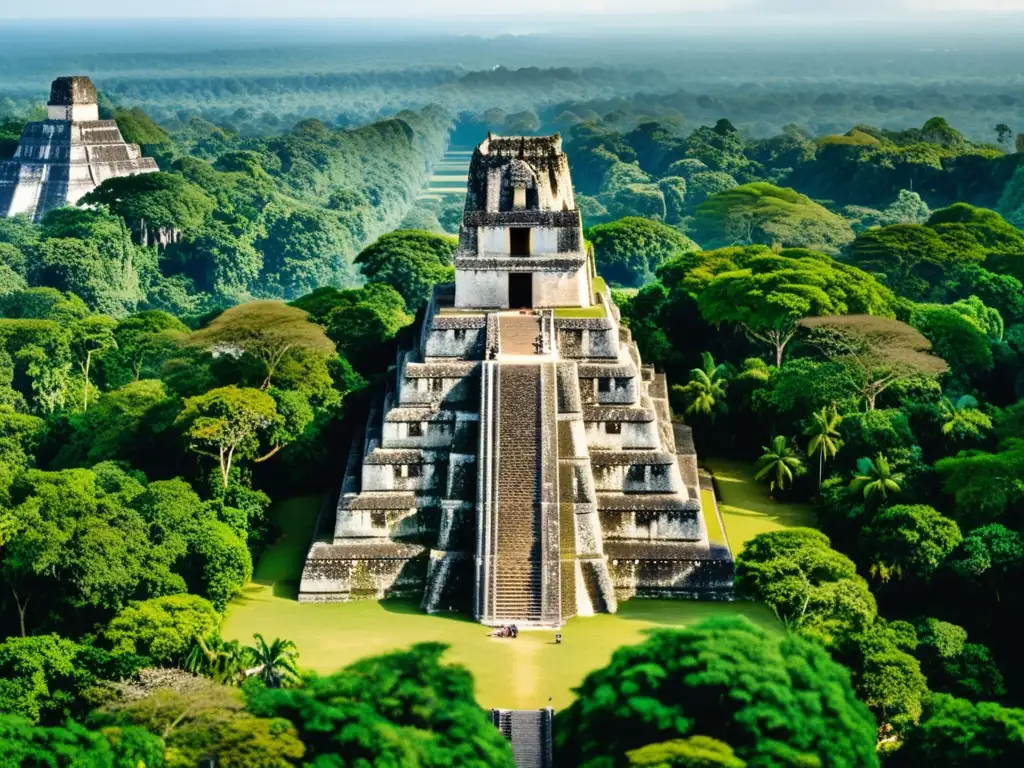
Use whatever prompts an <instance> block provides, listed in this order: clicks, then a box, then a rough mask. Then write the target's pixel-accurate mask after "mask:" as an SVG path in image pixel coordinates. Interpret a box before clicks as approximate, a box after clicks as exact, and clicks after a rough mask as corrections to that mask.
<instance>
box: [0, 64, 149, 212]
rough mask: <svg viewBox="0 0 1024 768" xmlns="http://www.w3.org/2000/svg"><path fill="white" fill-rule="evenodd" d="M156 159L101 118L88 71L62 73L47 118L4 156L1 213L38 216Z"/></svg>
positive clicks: (145, 168)
mask: <svg viewBox="0 0 1024 768" xmlns="http://www.w3.org/2000/svg"><path fill="white" fill-rule="evenodd" d="M157 170H159V169H158V168H157V165H156V161H154V160H153V159H152V158H149V157H143V156H142V150H141V149H139V146H138V145H137V144H128V143H126V142H125V140H124V138H123V137H122V136H121V131H120V130H119V129H118V127H117V123H115V122H114V121H113V120H100V119H99V106H98V105H97V100H96V88H95V87H94V86H93V84H92V81H91V80H89V78H88V77H80V76H76V77H58V78H57V79H56V80H54V81H53V84H52V85H51V86H50V101H49V104H48V105H47V119H46V120H44V121H42V122H39V123H29V124H28V125H26V126H25V129H24V130H23V131H22V134H21V141H20V142H19V143H18V149H17V150H16V151H15V153H14V158H13V159H11V160H0V216H16V215H18V214H25V215H27V216H30V217H32V218H33V219H35V220H39V219H41V218H42V217H43V215H44V214H45V213H47V212H48V211H51V210H53V209H54V208H59V207H61V206H63V205H74V204H75V203H77V202H78V200H80V199H81V198H82V197H83V196H84V195H86V194H87V193H89V192H91V191H92V190H94V189H96V187H98V186H99V185H100V184H102V183H103V182H104V181H106V180H107V179H110V178H114V177H116V176H129V175H132V174H136V173H152V172H154V171H157Z"/></svg>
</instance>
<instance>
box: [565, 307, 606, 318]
mask: <svg viewBox="0 0 1024 768" xmlns="http://www.w3.org/2000/svg"><path fill="white" fill-rule="evenodd" d="M605 316H606V312H605V308H604V304H593V305H591V306H589V307H556V308H555V317H565V318H586V317H605Z"/></svg>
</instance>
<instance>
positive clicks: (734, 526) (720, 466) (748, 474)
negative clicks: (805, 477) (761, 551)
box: [702, 458, 817, 556]
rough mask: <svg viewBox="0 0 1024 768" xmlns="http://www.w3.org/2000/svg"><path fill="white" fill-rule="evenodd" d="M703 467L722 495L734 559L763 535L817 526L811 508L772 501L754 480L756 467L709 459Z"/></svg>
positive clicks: (721, 501)
mask: <svg viewBox="0 0 1024 768" xmlns="http://www.w3.org/2000/svg"><path fill="white" fill-rule="evenodd" d="M702 464H703V465H704V466H705V467H706V468H707V469H709V470H711V472H712V473H713V474H714V476H715V481H716V483H717V485H718V490H719V492H720V494H721V497H720V498H719V499H718V508H719V510H720V511H721V513H722V519H723V520H724V521H725V530H726V532H727V533H728V535H729V544H730V546H731V547H732V553H733V556H735V555H738V554H739V553H740V551H742V549H743V545H744V544H746V543H747V542H748V541H750V540H751V539H752V538H754V537H755V536H756V535H757V534H759V533H766V532H768V531H778V530H782V529H783V528H796V527H800V526H805V527H812V528H813V527H815V526H816V525H817V522H816V520H815V517H814V510H813V509H812V508H811V506H810V505H809V504H794V503H791V502H784V501H773V500H772V499H771V498H769V497H768V487H767V486H766V485H762V484H761V483H758V482H756V481H755V480H754V468H753V465H752V464H747V463H745V462H742V461H735V460H733V459H719V458H709V459H705V460H703V461H702Z"/></svg>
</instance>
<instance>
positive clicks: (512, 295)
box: [508, 272, 533, 309]
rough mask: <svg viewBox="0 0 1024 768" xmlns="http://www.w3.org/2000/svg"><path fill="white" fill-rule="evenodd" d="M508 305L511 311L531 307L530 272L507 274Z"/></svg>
mask: <svg viewBox="0 0 1024 768" xmlns="http://www.w3.org/2000/svg"><path fill="white" fill-rule="evenodd" d="M508 305H509V307H510V308H512V309H519V308H522V307H532V306H533V273H532V272H509V274H508Z"/></svg>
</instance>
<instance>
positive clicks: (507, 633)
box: [491, 624, 519, 640]
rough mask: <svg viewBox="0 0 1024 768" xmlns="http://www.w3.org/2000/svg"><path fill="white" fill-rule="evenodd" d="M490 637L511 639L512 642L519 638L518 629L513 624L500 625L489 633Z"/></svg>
mask: <svg viewBox="0 0 1024 768" xmlns="http://www.w3.org/2000/svg"><path fill="white" fill-rule="evenodd" d="M491 637H511V638H512V639H513V640H514V639H516V638H517V637H519V627H517V626H516V625H515V624H508V625H507V626H506V625H502V626H500V627H498V628H497V629H496V630H494V631H493V632H491Z"/></svg>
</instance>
